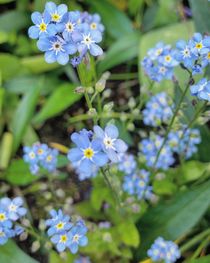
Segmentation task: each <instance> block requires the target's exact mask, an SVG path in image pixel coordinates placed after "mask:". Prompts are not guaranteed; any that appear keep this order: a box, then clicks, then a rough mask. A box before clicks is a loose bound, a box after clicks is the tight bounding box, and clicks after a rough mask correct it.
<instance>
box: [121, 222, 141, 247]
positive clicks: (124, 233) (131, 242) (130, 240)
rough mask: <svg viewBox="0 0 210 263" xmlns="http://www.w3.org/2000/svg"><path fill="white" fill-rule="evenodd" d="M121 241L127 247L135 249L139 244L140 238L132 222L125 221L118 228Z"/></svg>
mask: <svg viewBox="0 0 210 263" xmlns="http://www.w3.org/2000/svg"><path fill="white" fill-rule="evenodd" d="M117 228H118V231H119V236H120V237H121V240H122V241H123V242H124V243H125V244H126V245H128V246H132V247H137V246H138V245H139V242H140V237H139V233H138V230H137V228H136V226H135V224H134V223H133V222H132V221H128V220H126V222H125V223H122V224H120V225H119V226H118V227H117Z"/></svg>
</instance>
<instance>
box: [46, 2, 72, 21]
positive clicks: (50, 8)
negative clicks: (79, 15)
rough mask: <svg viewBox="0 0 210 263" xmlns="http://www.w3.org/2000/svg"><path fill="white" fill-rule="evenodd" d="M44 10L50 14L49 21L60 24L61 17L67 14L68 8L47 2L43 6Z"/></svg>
mask: <svg viewBox="0 0 210 263" xmlns="http://www.w3.org/2000/svg"><path fill="white" fill-rule="evenodd" d="M45 10H46V11H47V12H48V13H49V14H50V16H51V21H52V22H56V23H58V22H60V21H61V19H62V17H63V15H64V14H65V13H67V11H68V8H67V6H66V5H64V4H61V5H58V6H57V5H56V4H55V3H53V2H48V3H46V5H45Z"/></svg>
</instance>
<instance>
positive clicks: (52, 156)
mask: <svg viewBox="0 0 210 263" xmlns="http://www.w3.org/2000/svg"><path fill="white" fill-rule="evenodd" d="M57 158H58V150H56V149H48V151H47V154H46V156H45V159H43V160H41V162H40V164H41V165H42V166H43V167H44V168H45V169H46V170H48V171H49V172H53V171H55V169H56V166H57Z"/></svg>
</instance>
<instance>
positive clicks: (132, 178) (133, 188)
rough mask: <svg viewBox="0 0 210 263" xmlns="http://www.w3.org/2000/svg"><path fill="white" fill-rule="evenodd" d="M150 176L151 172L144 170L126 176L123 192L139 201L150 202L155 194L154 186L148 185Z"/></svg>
mask: <svg viewBox="0 0 210 263" xmlns="http://www.w3.org/2000/svg"><path fill="white" fill-rule="evenodd" d="M149 175H150V174H149V172H148V171H146V170H143V169H142V170H139V171H137V172H136V173H132V174H129V175H126V176H125V177H124V179H123V180H124V182H123V190H124V191H125V192H127V193H128V194H130V195H135V196H137V198H138V199H146V200H150V199H151V196H152V195H153V193H152V186H149V185H148V183H149Z"/></svg>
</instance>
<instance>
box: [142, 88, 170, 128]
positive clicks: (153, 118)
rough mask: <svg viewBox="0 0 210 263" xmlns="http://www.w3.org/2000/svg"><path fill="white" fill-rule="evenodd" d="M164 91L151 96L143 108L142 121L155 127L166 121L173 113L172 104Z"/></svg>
mask: <svg viewBox="0 0 210 263" xmlns="http://www.w3.org/2000/svg"><path fill="white" fill-rule="evenodd" d="M170 104H172V103H171V102H170V100H169V98H168V96H167V94H166V93H165V92H161V93H159V94H157V95H155V96H153V97H152V98H151V99H150V100H149V101H148V102H147V104H146V107H145V109H144V110H143V121H144V124H146V125H151V126H153V127H157V126H159V125H160V124H162V123H166V124H167V123H168V122H169V121H170V119H171V117H172V115H173V111H172V108H173V105H170Z"/></svg>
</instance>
